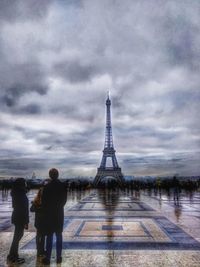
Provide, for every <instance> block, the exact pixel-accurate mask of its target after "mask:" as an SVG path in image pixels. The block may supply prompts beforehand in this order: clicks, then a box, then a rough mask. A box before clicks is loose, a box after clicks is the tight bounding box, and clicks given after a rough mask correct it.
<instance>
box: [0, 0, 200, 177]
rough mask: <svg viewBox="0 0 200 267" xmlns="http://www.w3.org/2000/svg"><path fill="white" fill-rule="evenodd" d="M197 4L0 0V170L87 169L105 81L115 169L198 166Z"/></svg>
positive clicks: (191, 169) (94, 152) (100, 131)
mask: <svg viewBox="0 0 200 267" xmlns="http://www.w3.org/2000/svg"><path fill="white" fill-rule="evenodd" d="M199 12H200V2H199V1H179V0H178V1H171V0H167V1H163V0H149V1H145V0H135V1H132V0H127V1H120V0H115V1H107V0H102V1H98V0H86V1H78V0H77V1H71V0H70V1H64V0H59V1H54V0H52V1H50V0H44V1H32V0H27V1H22V0H18V1H17V0H13V1H6V0H2V1H0V33H1V34H0V56H1V61H0V111H1V117H0V127H1V131H0V140H1V145H0V148H1V153H0V158H1V160H3V161H2V163H0V164H1V168H0V170H1V173H3V174H7V175H10V174H12V173H17V174H20V173H22V174H24V175H29V174H30V173H31V172H32V170H33V169H34V170H35V171H36V172H37V171H38V173H39V174H44V173H46V168H48V167H50V165H54V166H58V167H59V168H61V169H62V171H63V173H66V174H68V175H82V174H83V173H84V174H87V175H94V174H95V171H96V167H97V166H98V164H99V161H100V159H101V156H102V152H101V150H102V148H103V144H104V127H105V98H106V93H107V91H108V90H111V99H112V119H113V136H114V143H115V148H116V150H117V157H118V161H119V164H120V166H122V169H123V172H124V173H125V174H126V173H127V174H129V173H130V174H134V173H137V175H139V174H141V175H147V174H152V175H153V174H159V175H160V174H164V175H166V174H167V173H168V174H169V173H170V174H173V173H176V172H178V173H180V174H183V175H184V174H188V175H189V174H190V173H191V174H196V175H197V174H199V171H200V169H199V167H198V161H199V159H200V157H199V151H200V135H199V133H200V123H199V119H198V114H199V113H200V105H199V100H200V94H199V92H200V91H199V84H200V77H199V71H200V37H199V36H200V17H199ZM6 160H8V161H6ZM20 160H21V161H20ZM23 165H26V166H25V167H24V171H23Z"/></svg>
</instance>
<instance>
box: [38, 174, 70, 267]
mask: <svg viewBox="0 0 200 267" xmlns="http://www.w3.org/2000/svg"><path fill="white" fill-rule="evenodd" d="M58 176H59V172H58V170H57V169H51V170H50V171H49V177H50V178H51V181H50V182H49V183H48V184H47V185H45V186H44V189H43V194H42V208H43V210H44V215H45V229H46V234H47V240H46V257H45V258H44V259H43V261H42V263H43V264H45V265H49V264H50V258H51V252H52V244H53V234H54V233H55V234H56V256H57V263H61V262H62V256H61V255H62V232H63V224H64V205H65V203H66V198H67V193H66V190H65V187H64V184H63V183H61V182H60V180H59V179H58Z"/></svg>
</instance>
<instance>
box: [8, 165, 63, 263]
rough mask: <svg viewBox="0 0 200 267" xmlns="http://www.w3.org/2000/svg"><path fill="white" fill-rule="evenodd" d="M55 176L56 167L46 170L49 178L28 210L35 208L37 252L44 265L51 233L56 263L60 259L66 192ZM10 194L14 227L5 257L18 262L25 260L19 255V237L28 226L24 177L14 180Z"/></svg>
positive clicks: (56, 174) (49, 255)
mask: <svg viewBox="0 0 200 267" xmlns="http://www.w3.org/2000/svg"><path fill="white" fill-rule="evenodd" d="M58 176H59V172H58V170H57V169H51V170H50V171H49V177H50V180H49V182H48V183H46V184H45V185H44V187H43V188H42V189H40V190H39V192H38V194H37V196H36V198H35V199H34V201H33V204H32V206H31V211H34V212H35V227H36V229H37V235H36V245H37V255H41V254H44V258H43V259H42V263H43V264H44V265H49V264H50V259H51V252H52V245H53V234H55V235H56V255H57V260H56V261H57V263H61V262H62V232H63V223H64V205H65V203H66V199H67V193H66V190H65V187H64V185H63V183H62V182H60V180H59V179H58ZM11 195H12V204H13V214H12V223H13V224H14V225H15V231H14V236H13V241H12V244H11V248H10V252H9V255H8V257H7V259H8V261H11V262H13V263H18V264H20V263H24V262H25V260H24V259H23V258H19V255H18V247H19V241H20V240H21V238H22V236H23V233H24V229H28V223H29V216H28V199H27V196H26V184H25V180H24V179H22V178H20V179H17V180H16V181H15V183H14V186H13V189H12V192H11Z"/></svg>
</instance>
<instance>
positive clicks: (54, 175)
mask: <svg viewBox="0 0 200 267" xmlns="http://www.w3.org/2000/svg"><path fill="white" fill-rule="evenodd" d="M58 176H59V172H58V170H57V169H55V168H52V169H51V170H49V177H50V178H51V179H52V180H56V179H58Z"/></svg>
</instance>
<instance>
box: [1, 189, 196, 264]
mask: <svg viewBox="0 0 200 267" xmlns="http://www.w3.org/2000/svg"><path fill="white" fill-rule="evenodd" d="M36 193H37V191H31V192H29V194H28V196H29V200H30V201H31V200H32V199H33V197H34V196H35V194H36ZM11 211H12V207H11V199H10V196H9V193H8V194H7V195H3V196H1V201H0V242H1V246H0V253H1V258H0V266H7V265H6V255H7V253H8V249H9V246H10V242H11V240H12V235H13V226H12V225H11V224H10V216H11ZM30 217H31V223H30V226H29V230H27V231H26V232H25V235H24V237H23V239H22V241H21V244H20V251H21V253H20V255H21V256H23V257H24V258H25V259H26V263H25V264H23V265H22V266H34V267H35V266H37V267H39V266H42V264H41V262H40V261H39V260H37V258H36V249H35V229H34V226H33V224H34V214H32V213H30ZM64 225H65V226H64V233H63V237H64V238H63V239H64V242H63V263H62V264H61V265H56V264H55V251H54V252H53V256H54V257H53V258H52V261H51V266H79V267H82V266H84V267H85V266H86V267H87V266H91V267H95V266H107V267H109V266H120V267H122V266H124V267H125V266H162V267H164V266H170V267H175V266H180V267H182V266H185V267H186V266H187V267H198V266H200V193H198V192H196V193H186V192H182V193H181V195H180V199H179V201H178V202H177V201H174V198H173V194H171V195H167V194H163V193H162V194H161V193H159V192H148V191H141V192H137V191H127V190H126V191H119V190H112V191H104V190H99V191H98V190H96V191H85V192H80V191H79V192H75V191H74V192H69V194H68V201H67V204H66V206H65V224H64Z"/></svg>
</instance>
